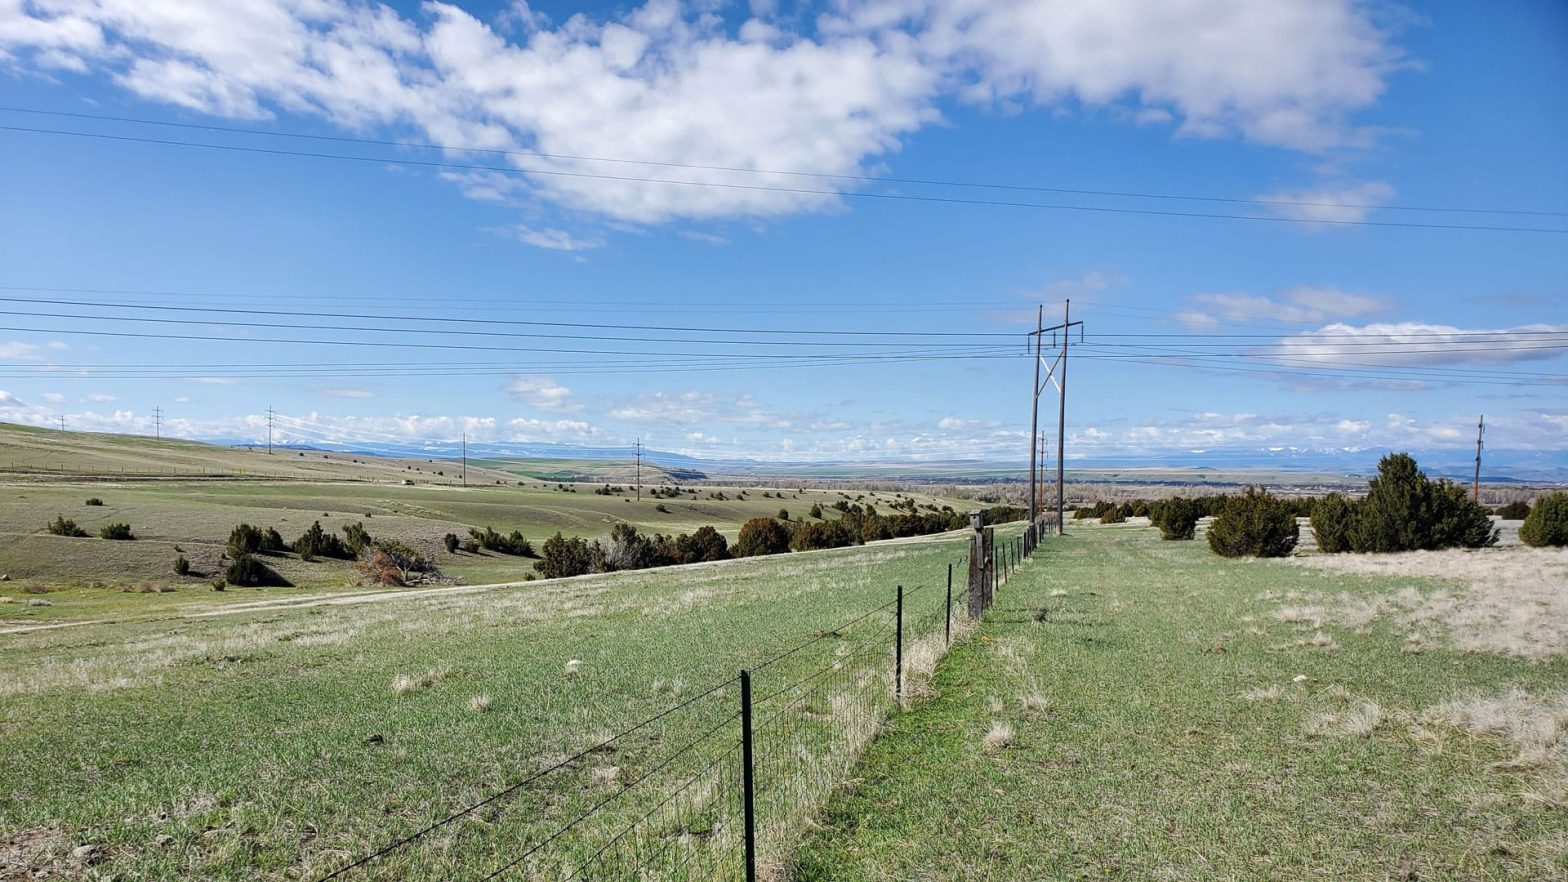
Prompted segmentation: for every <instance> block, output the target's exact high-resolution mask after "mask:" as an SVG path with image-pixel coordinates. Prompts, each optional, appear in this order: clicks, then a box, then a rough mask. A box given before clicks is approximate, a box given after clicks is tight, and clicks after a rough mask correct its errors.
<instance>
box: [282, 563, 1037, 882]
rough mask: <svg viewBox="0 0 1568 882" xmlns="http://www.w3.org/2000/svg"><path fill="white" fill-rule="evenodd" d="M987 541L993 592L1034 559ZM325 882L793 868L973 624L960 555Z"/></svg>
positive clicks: (610, 881) (684, 881) (552, 879)
mask: <svg viewBox="0 0 1568 882" xmlns="http://www.w3.org/2000/svg"><path fill="white" fill-rule="evenodd" d="M1029 548H1030V543H1029V542H1028V541H1026V537H1025V536H1020V537H1016V538H1014V539H1012V540H1007V541H998V542H996V543H995V547H994V549H992V551H993V553H992V554H991V555H989V556H988V559H989V560H991V561H994V563H993V564H992V566H991V567H990V568H989V572H987V571H986V568H982V569H981V574H980V579H981V580H984V581H983V584H985V585H987V586H988V587H989V589H990V590H988V591H987V592H986V593H987V596H990V594H991V593H992V592H994V588H995V586H997V585H999V584H1001V582H1002V581H1004V580H1005V578H1006V575H1007V574H1008V573H1010V572H1012V570H1014V569H1015V568H1016V567H1017V566H1019V565H1021V564H1022V562H1023V561H1024V560H1025V559H1026V558H1027V556H1028V550H1029ZM934 575H936V578H934V579H932V580H931V581H930V582H927V583H923V584H920V585H914V586H908V587H906V586H901V585H899V586H893V587H892V588H890V589H889V592H888V600H887V602H886V603H884V604H883V605H881V606H879V607H876V608H874V609H870V610H867V611H865V612H863V613H861V614H860V615H858V616H856V617H854V618H853V619H850V620H848V621H844V622H841V623H839V624H837V625H834V626H832V627H827V628H823V629H821V630H818V631H817V632H815V633H813V634H811V635H810V636H809V637H806V638H804V639H803V640H801V642H799V643H797V644H795V645H794V646H792V647H790V648H788V649H786V650H784V651H781V652H778V653H776V654H774V655H772V656H771V657H768V658H766V659H765V660H764V661H761V662H759V663H757V664H755V665H753V666H752V667H751V668H749V669H748V670H745V671H740V672H738V673H737V675H736V676H734V677H731V678H729V679H725V680H722V681H718V682H714V683H711V684H709V685H707V686H706V687H704V688H701V689H699V690H697V691H695V692H694V693H693V694H691V695H690V696H689V697H687V698H685V699H684V700H682V701H681V702H679V703H678V704H675V705H673V706H672V707H670V708H668V709H666V710H664V711H662V712H661V713H659V714H657V715H655V716H653V717H650V718H648V719H646V720H643V721H641V722H639V723H636V724H635V725H632V726H629V727H627V728H626V729H624V730H622V731H620V732H618V733H616V734H614V735H612V736H611V737H609V738H606V739H604V740H602V741H600V742H598V743H596V744H594V745H593V746H591V747H588V748H587V749H584V750H581V751H578V752H576V753H574V754H570V755H561V756H557V757H553V758H551V760H550V761H549V762H547V763H546V764H545V765H544V766H543V768H541V769H539V770H538V771H534V772H530V773H528V774H526V775H524V776H522V777H520V778H519V780H517V781H516V782H515V783H512V784H510V785H508V786H507V787H505V788H503V789H501V790H498V791H495V792H493V793H490V794H488V795H486V796H484V797H482V798H478V799H475V800H474V801H472V802H470V803H468V804H467V805H463V806H460V807H457V808H456V809H454V810H453V811H452V812H451V813H450V814H449V815H447V816H444V817H442V818H440V819H438V820H435V821H432V822H431V823H429V824H427V825H426V826H424V827H421V828H418V829H415V830H412V831H408V832H406V833H403V834H402V835H399V836H397V837H396V838H392V839H391V841H390V842H388V843H387V844H386V845H385V846H383V847H381V848H380V849H377V850H376V851H373V852H370V853H366V854H363V855H360V856H357V857H355V858H354V859H353V860H350V861H346V862H343V863H342V864H341V865H339V866H338V867H336V868H335V869H333V870H332V871H331V872H329V873H327V874H326V875H322V876H315V877H312V878H315V879H317V880H318V882H327V880H337V879H341V880H404V879H450V880H475V882H487V880H493V879H513V880H526V882H572V880H594V882H620V880H626V882H632V880H635V882H654V880H660V882H664V880H667V882H688V880H691V882H696V880H753V879H756V878H759V877H760V878H779V877H782V876H784V875H787V868H788V864H789V859H790V855H791V853H792V852H793V850H794V848H795V846H796V845H797V840H798V836H799V834H800V832H801V831H802V830H804V829H805V828H806V826H807V824H806V821H807V820H808V819H809V818H810V817H812V816H813V815H815V814H816V812H817V811H818V810H820V808H821V807H822V805H823V804H824V803H825V802H826V799H827V797H828V795H829V794H830V793H831V792H832V790H833V788H834V787H835V786H837V784H838V783H839V782H840V781H842V780H843V779H844V777H845V775H846V774H847V773H848V772H849V770H850V768H851V766H852V765H853V764H854V762H855V760H856V758H857V757H858V756H859V754H860V753H861V751H862V750H863V749H864V748H865V746H866V745H867V744H868V743H869V742H870V741H871V740H872V738H874V737H875V736H876V733H877V731H878V729H879V728H880V726H881V725H882V723H883V721H884V720H885V719H886V718H887V716H888V715H889V714H890V713H891V712H892V711H893V710H894V708H896V707H897V706H899V704H900V703H902V702H908V701H912V700H915V699H918V698H921V697H924V696H926V695H928V694H930V680H931V677H932V676H933V675H934V673H935V669H936V665H937V662H938V661H939V660H940V659H941V657H942V656H943V655H944V654H945V653H946V651H947V649H948V647H949V646H950V645H951V644H952V642H953V641H955V640H957V639H959V638H960V637H962V635H963V634H964V633H965V631H966V630H967V629H968V628H969V627H970V626H971V624H972V623H971V620H970V618H969V616H968V614H967V613H966V609H968V604H967V600H968V594H969V584H968V582H969V561H968V557H967V556H966V557H964V558H960V559H958V560H955V561H953V562H952V563H949V564H948V565H947V567H946V572H945V573H938V574H934Z"/></svg>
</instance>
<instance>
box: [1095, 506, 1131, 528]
mask: <svg viewBox="0 0 1568 882" xmlns="http://www.w3.org/2000/svg"><path fill="white" fill-rule="evenodd" d="M1100 523H1102V524H1125V523H1127V514H1126V512H1124V511H1122V509H1121V508H1120V507H1118V506H1111V509H1110V510H1109V511H1107V512H1106V513H1105V514H1103V515H1100Z"/></svg>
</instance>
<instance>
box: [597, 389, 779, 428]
mask: <svg viewBox="0 0 1568 882" xmlns="http://www.w3.org/2000/svg"><path fill="white" fill-rule="evenodd" d="M609 415H610V416H611V417H612V418H614V419H617V420H622V421H625V422H629V423H644V424H650V423H651V424H658V423H675V424H678V425H695V424H698V423H751V424H755V425H758V426H765V427H768V428H773V429H788V428H791V427H793V426H795V425H796V423H797V422H799V421H800V418H798V417H796V416H786V415H781V414H777V413H773V412H772V411H770V410H769V409H768V408H766V407H764V406H763V404H762V403H761V402H760V401H758V400H756V399H755V398H753V397H751V396H750V395H732V394H719V393H714V392H699V391H690V392H678V393H669V392H651V393H648V394H645V395H641V396H638V397H637V398H634V399H631V400H629V401H624V402H621V403H620V404H619V405H617V406H615V407H613V408H611V410H610V414H609Z"/></svg>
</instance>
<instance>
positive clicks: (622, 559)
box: [604, 523, 656, 571]
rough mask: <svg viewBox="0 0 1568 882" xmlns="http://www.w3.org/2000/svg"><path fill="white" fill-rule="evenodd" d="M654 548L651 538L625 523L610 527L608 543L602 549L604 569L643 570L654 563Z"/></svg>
mask: <svg viewBox="0 0 1568 882" xmlns="http://www.w3.org/2000/svg"><path fill="white" fill-rule="evenodd" d="M655 557H656V550H655V548H654V544H653V540H651V539H649V538H648V537H647V536H644V535H642V534H641V533H638V532H637V528H636V527H634V526H632V525H631V524H627V523H620V524H616V525H615V526H613V527H611V528H610V544H609V547H607V548H605V549H604V569H606V570H611V571H614V570H645V569H647V568H648V567H651V566H653V565H654V558H655Z"/></svg>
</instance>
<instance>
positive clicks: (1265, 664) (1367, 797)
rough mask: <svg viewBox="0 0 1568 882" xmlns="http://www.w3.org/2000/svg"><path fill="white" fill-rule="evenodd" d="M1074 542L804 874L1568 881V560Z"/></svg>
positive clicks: (990, 629) (952, 668)
mask: <svg viewBox="0 0 1568 882" xmlns="http://www.w3.org/2000/svg"><path fill="white" fill-rule="evenodd" d="M1071 533H1072V535H1070V536H1069V537H1067V538H1066V539H1065V540H1051V541H1050V544H1049V546H1048V549H1047V550H1046V554H1045V556H1044V558H1043V559H1041V560H1040V561H1039V562H1037V563H1035V564H1032V565H1031V566H1029V567H1028V568H1026V569H1024V570H1023V571H1022V572H1021V573H1020V574H1019V575H1018V576H1017V578H1016V579H1015V580H1014V581H1013V582H1012V583H1011V584H1010V585H1008V586H1007V590H1006V591H1005V592H1004V593H1002V594H1001V595H1000V596H999V599H998V603H997V607H996V609H995V610H994V613H993V615H991V616H990V618H989V619H988V620H987V621H986V623H985V624H984V625H983V626H982V628H981V629H980V631H979V634H978V637H977V638H976V639H974V640H971V641H969V642H967V643H966V644H964V645H962V646H960V647H959V648H957V649H955V651H954V652H953V653H952V655H950V656H949V657H948V659H947V661H945V662H944V663H943V666H942V668H941V669H940V670H939V671H938V674H937V677H936V679H935V681H934V684H933V685H934V689H935V691H936V693H937V697H936V698H935V700H933V701H932V702H930V703H928V704H925V705H923V706H921V707H919V708H917V709H915V710H913V711H912V712H910V713H906V714H901V715H898V716H895V717H894V718H893V720H892V721H891V723H890V725H889V727H888V728H887V730H886V731H885V732H884V733H883V735H882V736H881V737H880V738H879V739H878V740H877V741H876V742H875V743H874V744H873V745H872V746H871V748H870V750H869V752H868V753H867V755H866V756H865V758H864V759H863V761H862V762H861V763H860V764H859V765H858V766H857V767H856V768H855V770H854V771H853V772H852V773H851V778H850V781H849V783H848V784H847V785H846V786H845V787H844V788H843V789H842V790H841V791H840V793H839V794H838V795H837V796H836V797H835V798H834V800H833V801H832V803H831V804H830V807H829V808H828V810H827V812H826V816H825V818H824V820H823V826H822V827H821V828H820V829H819V830H818V831H817V833H816V834H815V835H814V836H813V837H812V839H811V841H810V843H809V845H808V846H807V847H806V848H805V849H804V851H803V853H802V854H801V855H800V856H799V858H798V867H797V872H798V876H799V878H802V879H812V880H856V882H860V880H867V882H869V880H893V879H900V880H902V879H944V880H965V879H972V880H979V879H987V880H1003V879H1007V880H1012V879H1019V880H1023V879H1088V878H1093V879H1161V880H1164V879H1194V880H1197V879H1203V880H1211V879H1235V880H1243V879H1246V880H1251V879H1358V880H1385V879H1401V880H1413V879H1421V880H1427V879H1452V880H1460V879H1466V880H1468V879H1518V880H1544V879H1563V878H1568V662H1565V659H1564V653H1565V652H1568V643H1565V642H1564V640H1563V638H1562V634H1563V630H1562V628H1563V627H1564V625H1565V624H1568V621H1564V620H1563V617H1565V616H1568V611H1565V609H1564V608H1563V607H1562V606H1561V604H1560V603H1558V604H1557V605H1555V606H1553V605H1551V604H1550V603H1544V604H1543V601H1542V597H1543V596H1544V595H1553V596H1555V597H1559V598H1560V597H1563V596H1568V556H1565V555H1564V554H1563V553H1561V552H1543V553H1540V554H1538V555H1532V553H1531V550H1530V549H1522V548H1509V549H1498V550H1494V551H1489V552H1484V553H1482V554H1479V555H1475V554H1470V555H1465V554H1455V555H1454V557H1455V558H1464V559H1465V563H1464V565H1463V566H1460V565H1459V564H1458V563H1457V562H1456V561H1455V560H1447V561H1436V562H1433V563H1424V562H1422V561H1423V559H1422V558H1421V557H1420V556H1416V557H1414V558H1407V559H1405V560H1402V561H1398V560H1396V561H1393V562H1388V561H1386V560H1385V561H1373V560H1371V559H1369V558H1349V559H1343V560H1344V562H1343V563H1341V562H1340V560H1341V559H1335V560H1333V561H1325V562H1324V563H1325V564H1326V565H1327V566H1329V567H1334V568H1333V569H1325V568H1324V567H1323V566H1320V565H1319V564H1318V563H1317V562H1315V561H1314V560H1313V559H1312V558H1311V557H1307V558H1299V559H1295V560H1291V561H1227V560H1221V559H1218V558H1215V557H1213V556H1212V555H1210V554H1209V553H1208V552H1207V550H1206V548H1205V547H1204V545H1203V544H1202V542H1201V541H1200V542H1180V543H1178V542H1161V541H1159V539H1158V536H1157V534H1156V533H1155V531H1153V530H1150V529H1148V528H1147V527H1141V528H1140V527H1132V526H1116V527H1096V526H1089V525H1083V526H1074V527H1073V528H1072V529H1071ZM1200 540H1201V537H1200ZM1358 560H1359V561H1362V562H1363V563H1362V564H1361V565H1360V566H1361V568H1362V569H1365V570H1367V572H1366V573H1354V572H1341V571H1338V570H1343V569H1345V568H1348V567H1351V566H1356V565H1357V561H1358ZM1401 572H1409V573H1412V574H1411V575H1401V574H1400V573H1401ZM1415 573H1419V575H1416V574H1415ZM1440 577H1447V578H1440ZM1510 583H1511V587H1510ZM1522 622H1531V623H1533V625H1534V627H1532V628H1525V629H1520V628H1518V627H1517V626H1518V625H1519V624H1520V623H1522ZM1503 632H1507V633H1514V634H1515V635H1516V636H1514V638H1513V639H1511V640H1500V639H1497V635H1498V634H1499V633H1503Z"/></svg>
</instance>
